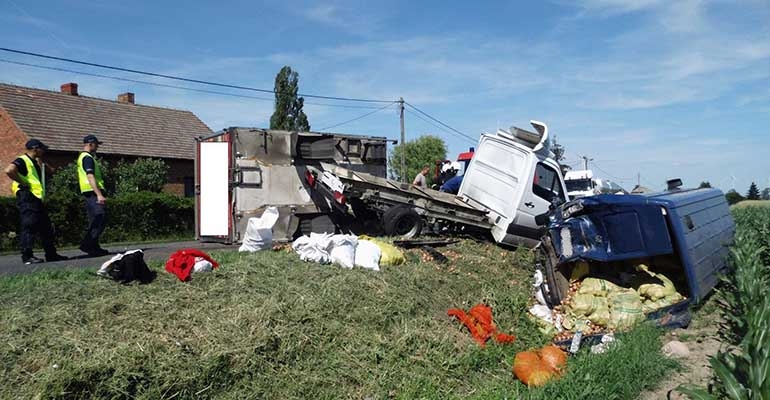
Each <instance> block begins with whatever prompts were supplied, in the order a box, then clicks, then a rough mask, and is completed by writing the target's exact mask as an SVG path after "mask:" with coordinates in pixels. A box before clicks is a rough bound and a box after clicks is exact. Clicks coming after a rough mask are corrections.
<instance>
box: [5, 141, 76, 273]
mask: <svg viewBox="0 0 770 400" xmlns="http://www.w3.org/2000/svg"><path fill="white" fill-rule="evenodd" d="M26 148H27V152H26V153H24V154H22V155H20V156H19V157H18V158H17V159H15V160H13V162H11V163H10V164H9V165H8V167H7V168H6V169H5V174H6V175H8V177H9V178H11V180H13V183H12V184H11V191H12V192H13V194H15V195H16V207H18V208H19V217H20V218H19V219H20V231H21V232H20V233H21V234H20V236H19V244H20V246H21V260H22V261H23V262H24V264H38V263H41V262H43V260H42V259H40V258H37V257H35V256H34V255H33V253H32V246H33V245H34V243H35V234H39V235H40V238H41V239H42V241H43V250H44V251H45V260H46V261H60V260H66V259H67V257H64V256H61V255H59V254H57V253H56V247H55V245H54V233H53V226H51V220H50V218H48V211H47V210H46V208H45V204H43V200H45V181H44V179H43V173H42V168H41V167H40V160H41V159H42V157H43V154H44V153H45V151H46V150H47V149H48V146H46V145H45V144H43V142H41V141H40V140H38V139H31V140H29V141H28V142H27V145H26Z"/></svg>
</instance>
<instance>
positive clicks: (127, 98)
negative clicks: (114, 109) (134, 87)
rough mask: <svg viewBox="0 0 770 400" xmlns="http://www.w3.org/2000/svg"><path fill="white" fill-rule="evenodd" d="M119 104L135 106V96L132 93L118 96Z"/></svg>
mask: <svg viewBox="0 0 770 400" xmlns="http://www.w3.org/2000/svg"><path fill="white" fill-rule="evenodd" d="M118 103H126V104H135V103H134V94H133V93H131V92H126V93H121V94H119V95H118Z"/></svg>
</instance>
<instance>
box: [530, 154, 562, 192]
mask: <svg viewBox="0 0 770 400" xmlns="http://www.w3.org/2000/svg"><path fill="white" fill-rule="evenodd" d="M561 189H562V188H561V183H560V182H559V174H558V173H557V172H556V170H554V169H553V168H551V167H549V166H547V165H545V164H543V163H538V164H537V167H536V168H535V179H534V181H533V182H532V191H533V192H534V193H535V194H536V195H537V196H538V197H541V198H543V199H545V200H548V201H551V200H553V199H554V198H555V197H559V198H561V199H562V200H564V201H566V200H567V199H565V198H564V193H563V192H562V190H561Z"/></svg>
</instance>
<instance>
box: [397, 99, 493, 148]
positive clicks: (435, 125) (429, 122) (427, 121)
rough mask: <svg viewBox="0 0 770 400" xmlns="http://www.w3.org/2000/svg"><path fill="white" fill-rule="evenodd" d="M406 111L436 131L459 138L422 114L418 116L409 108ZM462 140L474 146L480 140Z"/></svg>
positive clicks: (463, 137) (462, 137)
mask: <svg viewBox="0 0 770 400" xmlns="http://www.w3.org/2000/svg"><path fill="white" fill-rule="evenodd" d="M405 110H406V112H408V113H409V114H410V115H413V116H415V117H417V118H418V119H421V120H422V121H423V122H425V123H426V124H429V125H431V126H433V127H435V128H436V129H439V130H440V131H441V132H444V133H448V134H450V135H454V136H457V134H456V133H454V132H452V131H450V130H449V129H446V128H444V127H443V126H441V125H439V124H437V123H435V122H433V121H431V120H429V119H427V118H424V117H423V116H422V115H420V114H417V113H416V112H413V111H412V110H410V109H408V108H407V109H405ZM460 138H461V139H465V140H467V141H469V142H471V143H473V144H476V143H478V140H470V139H468V138H466V137H465V136H461V137H460Z"/></svg>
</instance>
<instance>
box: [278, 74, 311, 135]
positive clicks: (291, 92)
mask: <svg viewBox="0 0 770 400" xmlns="http://www.w3.org/2000/svg"><path fill="white" fill-rule="evenodd" d="M298 92H299V74H298V73H297V72H296V71H292V69H291V67H289V66H288V65H286V66H284V67H283V68H281V71H279V72H278V75H276V76H275V111H273V116H271V117H270V129H280V130H285V131H299V132H307V131H309V130H310V123H309V122H308V120H307V115H305V112H304V111H302V106H303V105H304V104H305V99H303V98H302V97H297V93H298Z"/></svg>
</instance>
